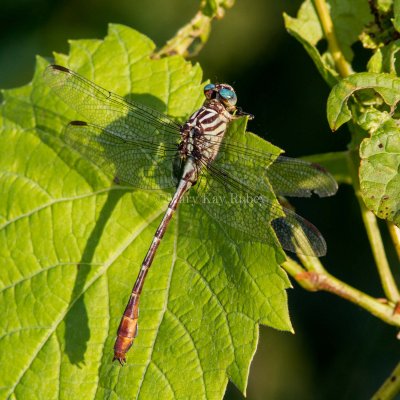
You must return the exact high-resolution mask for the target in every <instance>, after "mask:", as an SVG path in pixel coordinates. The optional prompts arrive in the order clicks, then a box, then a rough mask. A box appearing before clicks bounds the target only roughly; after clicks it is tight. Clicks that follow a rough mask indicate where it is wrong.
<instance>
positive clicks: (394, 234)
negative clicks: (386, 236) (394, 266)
mask: <svg viewBox="0 0 400 400" xmlns="http://www.w3.org/2000/svg"><path fill="white" fill-rule="evenodd" d="M387 226H388V230H389V233H390V236H391V238H392V242H393V246H394V249H395V250H396V253H397V257H398V258H399V260H400V228H398V227H397V226H396V225H395V224H394V223H393V222H388V223H387Z"/></svg>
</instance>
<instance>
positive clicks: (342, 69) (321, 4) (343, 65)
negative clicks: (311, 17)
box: [314, 0, 353, 78]
mask: <svg viewBox="0 0 400 400" xmlns="http://www.w3.org/2000/svg"><path fill="white" fill-rule="evenodd" d="M314 5H315V8H316V10H317V13H318V16H319V19H320V21H321V25H322V29H323V31H324V34H325V37H326V40H327V41H328V46H329V51H330V53H331V54H332V57H333V60H334V61H335V65H336V68H337V70H338V72H339V74H340V75H341V76H342V77H343V78H345V77H346V76H349V75H351V74H352V73H353V70H352V68H351V66H350V64H349V63H348V62H347V61H346V59H345V58H344V55H343V53H342V51H341V50H340V47H339V43H338V41H337V39H336V35H335V29H334V27H333V22H332V19H331V16H330V13H329V8H328V5H327V3H326V1H325V0H314Z"/></svg>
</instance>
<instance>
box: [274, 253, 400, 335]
mask: <svg viewBox="0 0 400 400" xmlns="http://www.w3.org/2000/svg"><path fill="white" fill-rule="evenodd" d="M311 258H314V262H315V265H314V266H313V267H312V270H309V268H310V263H312V261H311ZM307 263H308V266H307V269H304V268H303V267H302V266H301V265H300V264H298V263H297V262H296V261H294V260H293V259H291V258H289V257H288V258H287V260H286V261H285V262H284V263H283V264H282V267H283V268H284V269H285V271H286V272H287V273H288V274H289V275H290V276H291V277H293V278H294V279H295V280H296V281H297V282H298V283H299V285H300V286H302V287H303V288H304V289H306V290H309V291H321V290H322V291H325V292H329V293H333V294H335V295H337V296H339V297H342V298H343V299H345V300H348V301H350V302H352V303H354V304H356V305H358V306H359V307H361V308H363V309H364V310H367V311H368V312H369V313H371V314H372V315H374V316H375V317H377V318H379V319H381V320H382V321H384V322H386V323H387V324H390V325H393V326H396V327H400V314H398V313H396V312H395V309H396V306H395V305H394V304H391V303H387V302H382V300H381V299H376V298H374V297H371V296H369V295H367V294H365V293H363V292H361V291H360V290H358V289H355V288H354V287H352V286H350V285H348V284H347V283H345V282H342V281H341V280H339V279H337V278H335V277H334V276H332V275H331V274H329V273H328V272H326V270H325V269H324V267H323V266H322V264H321V263H320V261H319V260H318V259H317V258H316V257H308V260H307Z"/></svg>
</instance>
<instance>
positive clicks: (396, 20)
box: [393, 0, 400, 32]
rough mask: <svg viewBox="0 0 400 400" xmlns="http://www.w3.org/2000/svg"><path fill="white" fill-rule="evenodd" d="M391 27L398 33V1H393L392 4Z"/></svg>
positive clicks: (399, 15) (399, 19) (399, 22)
mask: <svg viewBox="0 0 400 400" xmlns="http://www.w3.org/2000/svg"><path fill="white" fill-rule="evenodd" d="M393 14H394V18H393V26H394V27H395V29H396V31H397V32H400V0H394V2H393Z"/></svg>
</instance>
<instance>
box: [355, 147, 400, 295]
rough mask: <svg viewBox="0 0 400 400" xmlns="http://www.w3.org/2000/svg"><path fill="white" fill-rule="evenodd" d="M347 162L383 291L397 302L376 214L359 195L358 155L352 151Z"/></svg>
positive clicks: (396, 290)
mask: <svg viewBox="0 0 400 400" xmlns="http://www.w3.org/2000/svg"><path fill="white" fill-rule="evenodd" d="M348 162H349V171H350V174H351V175H352V181H353V188H354V192H355V195H356V197H357V200H358V204H359V206H360V210H361V217H362V219H363V222H364V226H365V230H366V231H367V235H368V240H369V243H370V245H371V250H372V254H373V256H374V260H375V263H376V267H377V270H378V273H379V277H380V280H381V284H382V288H383V291H384V293H385V295H386V297H387V299H388V300H389V301H391V302H392V303H398V302H399V301H400V293H399V289H398V288H397V285H396V282H395V280H394V277H393V274H392V271H391V270H390V266H389V262H388V260H387V257H386V253H385V248H384V246H383V241H382V237H381V233H380V231H379V227H378V222H377V220H376V216H375V215H374V214H373V213H372V212H371V211H370V210H368V209H367V207H366V206H365V203H364V200H363V199H362V196H361V190H360V182H359V180H358V174H357V168H358V165H359V160H358V156H357V157H356V156H355V153H353V156H352V155H351V154H350V156H349V158H348Z"/></svg>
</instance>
